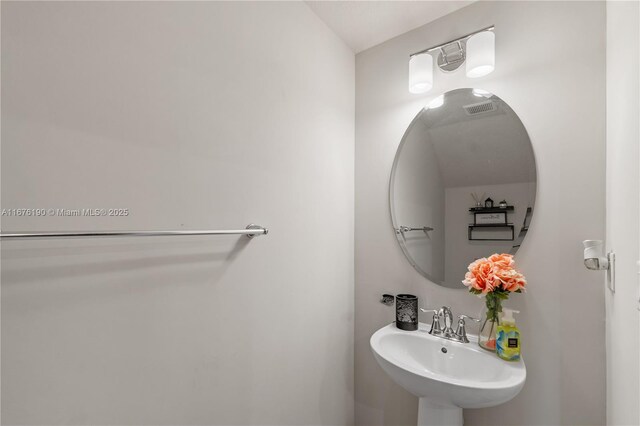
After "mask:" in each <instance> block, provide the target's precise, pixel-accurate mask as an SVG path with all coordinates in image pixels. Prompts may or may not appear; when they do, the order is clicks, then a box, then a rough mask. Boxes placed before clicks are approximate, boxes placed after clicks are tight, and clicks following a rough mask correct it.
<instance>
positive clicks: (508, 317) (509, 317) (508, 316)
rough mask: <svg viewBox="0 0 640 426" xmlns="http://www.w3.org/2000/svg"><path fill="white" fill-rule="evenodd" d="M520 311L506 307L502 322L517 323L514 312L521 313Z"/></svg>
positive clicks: (507, 323) (503, 311)
mask: <svg viewBox="0 0 640 426" xmlns="http://www.w3.org/2000/svg"><path fill="white" fill-rule="evenodd" d="M519 313H520V311H516V310H514V309H507V308H504V309H503V310H502V323H503V324H505V325H516V320H515V318H514V317H513V314H519Z"/></svg>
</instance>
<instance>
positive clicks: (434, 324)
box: [420, 308, 442, 334]
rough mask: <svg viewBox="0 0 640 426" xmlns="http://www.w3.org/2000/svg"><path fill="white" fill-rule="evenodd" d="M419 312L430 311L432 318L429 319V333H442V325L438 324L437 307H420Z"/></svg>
mask: <svg viewBox="0 0 640 426" xmlns="http://www.w3.org/2000/svg"><path fill="white" fill-rule="evenodd" d="M420 311H421V312H424V313H425V314H427V313H429V312H432V313H433V318H432V319H431V330H429V334H440V333H442V326H441V325H440V315H439V314H440V310H439V309H423V308H420Z"/></svg>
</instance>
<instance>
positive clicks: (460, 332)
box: [456, 315, 480, 343]
mask: <svg viewBox="0 0 640 426" xmlns="http://www.w3.org/2000/svg"><path fill="white" fill-rule="evenodd" d="M468 319H469V320H471V321H475V322H480V320H479V319H477V318H473V317H470V316H469V315H458V328H457V329H456V337H457V338H458V340H459V341H461V342H463V343H469V338H468V337H467V329H466V328H465V323H464V321H465V320H468Z"/></svg>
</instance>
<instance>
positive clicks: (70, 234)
mask: <svg viewBox="0 0 640 426" xmlns="http://www.w3.org/2000/svg"><path fill="white" fill-rule="evenodd" d="M268 233H269V230H268V229H267V228H265V227H263V226H259V225H254V224H250V225H248V226H247V227H246V228H245V229H224V230H217V231H212V230H203V231H66V232H2V233H0V239H5V238H87V237H164V236H170V235H183V236H184V235H246V236H247V237H249V238H253V237H256V236H259V235H267V234H268Z"/></svg>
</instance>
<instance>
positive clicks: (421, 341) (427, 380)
mask: <svg viewBox="0 0 640 426" xmlns="http://www.w3.org/2000/svg"><path fill="white" fill-rule="evenodd" d="M428 330H429V327H428V326H427V325H426V324H422V323H420V324H419V327H418V330H416V331H404V330H400V329H398V328H396V326H395V324H390V325H387V326H385V327H383V328H381V329H380V330H378V331H376V332H375V333H374V334H373V336H371V342H370V343H371V349H372V350H373V354H374V356H375V358H376V360H377V361H378V364H380V366H381V367H382V369H383V370H384V371H385V372H386V373H387V374H388V375H389V376H391V378H392V379H393V380H394V381H395V382H396V383H398V384H399V385H400V386H402V387H403V388H405V389H406V390H407V391H409V392H411V393H412V394H414V395H415V396H417V397H418V398H420V402H419V406H418V425H432V426H436V425H437V426H445V425H447V426H449V425H451V426H453V425H455V426H460V425H462V424H463V417H462V409H463V408H484V407H492V406H495V405H499V404H502V403H505V402H507V401H509V400H510V399H511V398H513V397H514V396H516V395H517V394H518V393H519V392H520V390H521V389H522V387H523V386H524V381H525V378H526V376H527V370H526V368H525V365H524V362H523V361H522V360H520V361H517V362H508V361H503V360H501V359H500V358H498V357H497V356H496V354H495V353H492V352H488V351H485V350H484V349H482V348H480V347H479V346H478V343H477V340H476V337H475V336H469V340H470V342H469V343H459V342H454V341H450V340H445V339H442V338H440V337H436V336H432V335H430V334H429V332H428Z"/></svg>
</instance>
